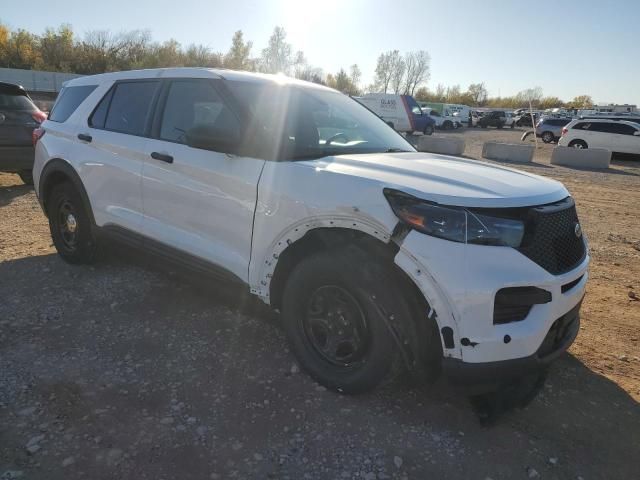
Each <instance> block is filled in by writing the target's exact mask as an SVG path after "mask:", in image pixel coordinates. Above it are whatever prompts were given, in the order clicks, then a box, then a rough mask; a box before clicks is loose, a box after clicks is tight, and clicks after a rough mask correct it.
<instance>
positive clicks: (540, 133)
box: [536, 118, 571, 143]
mask: <svg viewBox="0 0 640 480" xmlns="http://www.w3.org/2000/svg"><path fill="white" fill-rule="evenodd" d="M570 121H571V119H570V118H543V119H541V120H540V121H539V122H538V124H537V125H536V137H538V138H541V139H542V141H543V142H544V143H551V142H557V141H558V139H559V138H560V137H561V136H562V127H564V126H565V125H567V124H568V123H569V122H570Z"/></svg>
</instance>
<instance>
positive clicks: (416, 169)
mask: <svg viewBox="0 0 640 480" xmlns="http://www.w3.org/2000/svg"><path fill="white" fill-rule="evenodd" d="M304 163H306V164H308V165H309V166H313V167H314V168H316V169H319V170H326V171H328V172H332V173H341V174H345V175H352V176H355V177H361V178H366V179H369V180H374V181H376V182H378V183H379V184H381V186H383V187H389V188H395V189H397V190H401V191H403V192H406V193H408V194H411V195H414V196H416V197H420V198H424V199H425V200H431V201H434V202H437V203H440V204H444V205H457V206H462V207H489V208H498V207H522V206H531V205H542V204H545V203H551V202H555V201H558V200H562V199H563V198H565V197H567V196H568V195H569V192H567V190H566V188H565V187H564V185H562V184H561V183H560V182H556V181H555V180H550V179H547V178H543V177H540V176H538V175H533V174H531V173H527V172H523V171H519V170H514V169H511V168H505V167H500V166H496V165H492V164H489V163H484V162H478V161H475V160H467V159H461V158H456V157H448V156H444V155H435V154H430V153H418V152H415V153H414V152H408V153H376V154H366V155H340V156H336V157H326V158H322V159H318V160H313V161H308V162H304Z"/></svg>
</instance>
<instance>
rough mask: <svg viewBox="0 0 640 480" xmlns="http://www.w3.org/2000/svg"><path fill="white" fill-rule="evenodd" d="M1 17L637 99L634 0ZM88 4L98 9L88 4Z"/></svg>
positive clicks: (284, 2) (75, 6)
mask: <svg viewBox="0 0 640 480" xmlns="http://www.w3.org/2000/svg"><path fill="white" fill-rule="evenodd" d="M2 3H3V4H4V5H3V6H2V9H1V10H0V21H1V22H2V23H5V24H7V25H8V26H10V27H12V28H25V29H28V30H30V31H35V32H41V31H42V30H44V28H46V27H48V26H54V27H55V26H58V25H59V24H61V23H70V24H71V25H72V26H73V28H74V30H75V32H76V33H77V34H79V35H82V34H83V33H84V32H85V31H87V30H94V29H109V30H111V31H115V32H117V31H121V30H131V29H148V30H150V31H151V34H152V36H153V38H154V39H155V40H166V39H168V38H175V39H176V40H178V41H179V42H180V43H182V44H183V45H187V44H190V43H202V44H204V45H207V46H209V47H210V48H212V49H213V50H216V51H226V50H227V49H228V48H229V45H230V43H231V37H232V35H233V32H234V31H235V30H238V29H241V30H243V31H244V32H245V37H246V38H247V39H249V40H252V41H253V42H254V50H253V54H254V55H258V54H259V52H260V50H261V49H262V48H263V47H264V46H265V44H266V42H267V39H268V37H269V35H270V33H271V31H272V30H273V27H274V26H275V25H281V26H283V27H284V28H285V30H286V31H287V33H288V39H289V41H290V42H291V43H292V44H293V46H294V48H295V49H301V50H303V51H304V52H305V54H306V56H307V58H308V60H309V62H310V63H312V64H313V65H316V66H319V67H321V68H323V70H324V71H325V72H334V71H337V70H339V69H340V68H341V67H344V68H345V69H346V68H348V67H349V65H351V64H353V63H357V64H359V65H360V67H361V69H362V72H363V79H364V81H366V82H367V83H368V82H370V81H371V79H372V78H373V72H374V69H375V62H376V57H377V56H378V54H379V53H380V52H382V51H386V50H391V49H398V50H400V51H407V50H419V49H424V50H427V51H429V53H430V54H431V80H430V81H429V85H428V86H429V87H431V88H434V87H435V85H437V84H438V83H443V84H445V85H454V84H460V85H461V87H462V88H463V89H465V88H466V87H467V86H468V84H469V83H475V82H481V81H483V82H485V85H486V86H487V88H488V89H489V93H490V94H491V95H498V94H500V95H511V94H514V93H517V92H518V91H520V90H523V89H525V88H529V87H533V86H540V87H542V89H543V91H544V94H545V95H557V96H559V97H560V98H562V99H564V100H569V99H571V98H572V97H574V96H576V95H580V94H590V95H592V96H593V98H594V100H595V101H597V102H617V103H635V104H640V41H639V39H640V1H637V0H617V1H611V0H610V1H606V0H595V1H592V0H581V1H579V2H572V1H558V0H555V1H552V0H527V1H521V0H483V1H477V0H455V1H443V0H438V1H431V0H369V1H365V0H321V1H320V0H316V1H308V0H272V1H269V2H267V1H262V2H260V1H251V0H231V1H214V0H208V1H197V0H171V1H169V0H110V1H108V2H89V1H87V0H57V1H55V2H53V1H47V2H37V6H34V8H24V5H23V4H20V2H14V1H8V0H2ZM92 3H93V4H92Z"/></svg>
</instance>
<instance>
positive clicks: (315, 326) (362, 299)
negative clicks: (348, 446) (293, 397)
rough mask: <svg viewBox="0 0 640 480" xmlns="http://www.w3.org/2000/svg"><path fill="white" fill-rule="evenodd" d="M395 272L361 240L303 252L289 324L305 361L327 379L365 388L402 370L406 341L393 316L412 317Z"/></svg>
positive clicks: (333, 384)
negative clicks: (398, 336)
mask: <svg viewBox="0 0 640 480" xmlns="http://www.w3.org/2000/svg"><path fill="white" fill-rule="evenodd" d="M389 273H390V272H387V269H385V268H384V267H383V266H382V265H380V264H378V263H377V262H375V261H374V260H373V259H372V258H370V256H369V255H367V254H365V253H364V252H363V251H361V250H360V249H359V248H357V247H342V248H337V249H334V250H329V251H323V252H319V253H316V254H314V255H312V256H310V257H308V258H306V259H304V260H302V261H301V262H300V263H299V264H298V265H297V266H296V267H295V268H294V269H293V271H292V272H291V274H290V275H289V278H288V279H287V283H286V285H285V289H284V293H283V300H282V320H283V324H284V328H285V331H286V333H287V337H288V339H289V343H290V344H291V348H292V350H293V352H294V353H295V355H296V357H297V358H298V360H299V362H300V364H301V365H302V367H303V368H304V369H305V370H306V371H307V372H308V373H309V374H310V375H311V376H312V377H313V378H314V379H315V380H316V381H317V382H319V383H320V384H322V385H324V386H325V387H327V388H330V389H332V390H336V391H339V392H342V393H352V394H354V393H363V392H367V391H369V390H372V389H373V388H375V387H376V386H377V385H379V384H380V383H381V382H382V381H383V380H385V379H388V380H391V379H392V378H393V377H394V376H395V374H397V373H398V370H399V369H398V368H397V367H398V365H400V355H399V353H400V349H399V347H398V344H397V343H396V340H395V339H394V337H393V335H391V334H390V333H391V332H390V329H389V326H388V323H387V322H395V323H393V325H394V326H395V325H396V324H400V323H404V322H410V321H411V318H412V317H411V314H410V311H411V310H410V307H409V304H408V302H407V300H406V298H405V297H404V295H403V293H405V292H401V291H399V290H397V289H396V288H394V287H393V286H391V285H389V282H388V278H389ZM394 328H395V327H394Z"/></svg>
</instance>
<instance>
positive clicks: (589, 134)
mask: <svg viewBox="0 0 640 480" xmlns="http://www.w3.org/2000/svg"><path fill="white" fill-rule="evenodd" d="M558 145H562V146H565V147H573V148H606V149H607V150H611V151H612V152H617V153H631V154H635V155H640V125H638V124H637V123H634V122H627V121H623V120H595V119H588V120H573V121H571V122H570V123H569V124H567V126H566V127H564V128H563V129H562V136H561V137H560V140H559V141H558Z"/></svg>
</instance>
